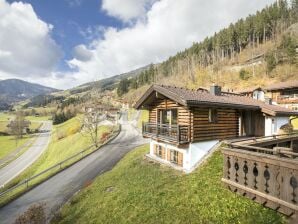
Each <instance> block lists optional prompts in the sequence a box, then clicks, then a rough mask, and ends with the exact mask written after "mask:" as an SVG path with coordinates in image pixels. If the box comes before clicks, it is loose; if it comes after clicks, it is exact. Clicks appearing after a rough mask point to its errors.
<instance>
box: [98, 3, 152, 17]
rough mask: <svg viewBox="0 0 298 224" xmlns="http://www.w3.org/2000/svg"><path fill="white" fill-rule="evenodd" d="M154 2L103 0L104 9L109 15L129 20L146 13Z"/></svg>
mask: <svg viewBox="0 0 298 224" xmlns="http://www.w3.org/2000/svg"><path fill="white" fill-rule="evenodd" d="M153 2H154V0H125V1H123V0H103V1H102V9H103V10H104V11H105V12H107V14H108V15H110V16H113V17H116V18H118V19H121V20H122V21H124V22H128V21H130V20H131V19H135V18H138V17H142V16H143V15H145V13H146V9H147V7H149V6H150V4H152V3H153Z"/></svg>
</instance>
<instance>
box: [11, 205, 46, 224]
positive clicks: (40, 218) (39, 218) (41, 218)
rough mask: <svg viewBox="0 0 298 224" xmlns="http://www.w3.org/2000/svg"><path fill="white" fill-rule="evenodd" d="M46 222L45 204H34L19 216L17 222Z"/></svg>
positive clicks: (18, 223) (27, 223)
mask: <svg viewBox="0 0 298 224" xmlns="http://www.w3.org/2000/svg"><path fill="white" fill-rule="evenodd" d="M43 223H46V214H45V211H44V205H43V204H34V205H32V206H30V207H29V208H28V210H27V211H26V212H25V213H24V214H22V215H20V216H19V217H17V219H16V220H15V224H43Z"/></svg>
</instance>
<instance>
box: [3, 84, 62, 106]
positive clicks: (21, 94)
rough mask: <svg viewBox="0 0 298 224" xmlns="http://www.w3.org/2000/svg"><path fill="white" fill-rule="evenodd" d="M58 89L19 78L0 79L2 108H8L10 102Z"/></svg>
mask: <svg viewBox="0 0 298 224" xmlns="http://www.w3.org/2000/svg"><path fill="white" fill-rule="evenodd" d="M56 91H58V90H57V89H54V88H50V87H46V86H42V85H39V84H35V83H30V82H26V81H23V80H19V79H7V80H2V81H0V102H1V103H0V110H1V109H2V110H4V109H7V108H8V107H9V105H10V104H12V103H16V102H19V101H22V100H26V99H29V98H31V97H34V96H37V95H41V94H49V93H52V92H56Z"/></svg>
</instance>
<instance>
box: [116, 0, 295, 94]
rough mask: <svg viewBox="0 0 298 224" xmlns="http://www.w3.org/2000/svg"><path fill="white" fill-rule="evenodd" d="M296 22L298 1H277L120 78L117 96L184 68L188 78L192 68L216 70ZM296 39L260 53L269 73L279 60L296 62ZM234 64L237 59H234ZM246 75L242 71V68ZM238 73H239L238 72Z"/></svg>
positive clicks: (290, 39) (179, 71)
mask: <svg viewBox="0 0 298 224" xmlns="http://www.w3.org/2000/svg"><path fill="white" fill-rule="evenodd" d="M297 22H298V0H292V1H290V2H289V1H286V0H278V1H276V2H275V3H273V4H272V5H269V6H267V7H266V8H264V9H262V10H261V11H257V12H256V14H254V15H249V16H248V17H246V18H244V19H239V20H238V21H237V22H236V23H233V24H230V25H229V27H227V28H224V29H222V30H220V31H219V32H217V33H214V35H213V36H211V37H206V38H205V39H204V40H203V41H201V42H197V43H193V45H192V46H191V47H190V48H188V49H185V50H184V51H181V52H178V53H177V54H176V55H175V56H171V57H169V58H168V60H166V61H164V62H162V63H161V64H159V65H151V66H150V67H149V69H147V70H146V71H143V72H142V73H140V74H139V75H138V76H136V77H134V78H131V79H127V78H126V79H122V80H121V81H120V83H119V85H118V89H117V93H118V95H119V96H122V95H123V94H125V93H127V92H128V91H129V90H130V89H137V88H139V87H141V86H143V85H145V84H151V83H154V82H157V81H158V80H159V79H160V78H162V77H168V76H173V75H176V74H180V73H183V72H184V71H187V74H188V75H189V78H190V80H193V79H194V78H195V75H194V72H193V68H194V67H203V68H204V67H207V66H212V69H213V70H214V71H215V72H216V70H218V69H219V68H220V66H221V64H222V63H223V61H225V60H231V59H235V58H236V56H237V54H239V53H241V52H242V51H243V50H244V49H246V48H257V47H258V46H259V45H262V44H265V43H266V42H268V41H276V39H277V37H278V36H280V35H281V34H283V33H285V31H286V30H287V29H288V28H289V27H290V26H291V25H292V24H294V23H297ZM296 46H297V40H296V39H295V38H293V37H291V36H290V35H285V36H283V38H282V41H281V43H280V45H279V46H277V48H276V49H274V50H271V51H269V52H266V54H265V55H263V57H264V60H265V61H266V64H267V68H266V69H267V70H266V72H267V73H268V74H269V73H270V72H271V71H272V70H273V69H274V68H275V66H276V65H277V64H278V63H283V62H287V63H290V64H295V63H296V52H295V50H296ZM234 62H235V63H237V61H235V60H234ZM241 73H242V76H243V75H244V77H245V74H244V73H245V71H241ZM240 75H241V74H240Z"/></svg>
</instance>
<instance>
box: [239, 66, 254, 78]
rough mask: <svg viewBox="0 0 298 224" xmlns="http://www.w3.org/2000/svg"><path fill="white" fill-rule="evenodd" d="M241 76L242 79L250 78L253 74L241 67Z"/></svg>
mask: <svg viewBox="0 0 298 224" xmlns="http://www.w3.org/2000/svg"><path fill="white" fill-rule="evenodd" d="M239 77H240V79H242V80H248V79H249V78H251V74H250V73H249V72H248V71H246V70H244V69H241V70H240V72H239Z"/></svg>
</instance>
